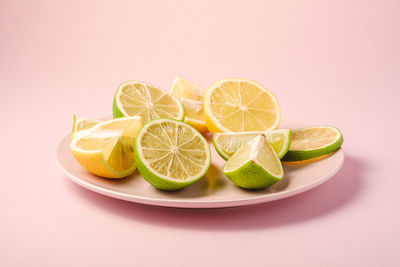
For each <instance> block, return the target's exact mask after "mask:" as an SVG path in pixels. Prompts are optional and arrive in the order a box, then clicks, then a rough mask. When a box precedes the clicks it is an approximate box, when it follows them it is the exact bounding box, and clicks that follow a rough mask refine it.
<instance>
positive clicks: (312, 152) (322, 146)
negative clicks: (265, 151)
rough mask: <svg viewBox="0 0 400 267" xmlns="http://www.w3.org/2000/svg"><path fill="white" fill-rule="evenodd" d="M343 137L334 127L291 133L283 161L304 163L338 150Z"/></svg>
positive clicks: (307, 129)
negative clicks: (290, 139)
mask: <svg viewBox="0 0 400 267" xmlns="http://www.w3.org/2000/svg"><path fill="white" fill-rule="evenodd" d="M342 144H343V135H342V133H341V132H340V131H339V129H337V128H335V127H325V126H321V127H309V128H304V129H299V130H295V131H293V134H292V141H291V144H290V147H289V150H288V152H287V153H286V155H285V156H284V157H283V158H282V160H283V161H304V160H309V159H313V158H317V157H321V156H323V155H327V154H330V153H332V152H334V151H336V150H338V149H339V148H340V147H341V146H342Z"/></svg>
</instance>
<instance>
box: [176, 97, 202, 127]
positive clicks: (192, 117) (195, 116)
mask: <svg viewBox="0 0 400 267" xmlns="http://www.w3.org/2000/svg"><path fill="white" fill-rule="evenodd" d="M180 101H181V103H182V105H183V107H184V109H185V122H186V123H188V124H190V125H191V126H193V127H194V128H195V129H196V130H198V131H199V132H200V133H206V132H207V131H208V128H207V125H206V122H205V120H204V110H203V102H202V101H198V100H192V99H187V98H181V99H180Z"/></svg>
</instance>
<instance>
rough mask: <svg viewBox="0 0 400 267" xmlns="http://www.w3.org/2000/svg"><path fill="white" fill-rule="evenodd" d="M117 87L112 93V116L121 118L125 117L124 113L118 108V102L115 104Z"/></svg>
mask: <svg viewBox="0 0 400 267" xmlns="http://www.w3.org/2000/svg"><path fill="white" fill-rule="evenodd" d="M118 91H119V89H118V90H117V92H116V93H115V95H114V101H113V118H114V119H116V118H122V117H125V115H124V114H123V113H122V111H121V110H120V109H119V107H118V104H117V94H118Z"/></svg>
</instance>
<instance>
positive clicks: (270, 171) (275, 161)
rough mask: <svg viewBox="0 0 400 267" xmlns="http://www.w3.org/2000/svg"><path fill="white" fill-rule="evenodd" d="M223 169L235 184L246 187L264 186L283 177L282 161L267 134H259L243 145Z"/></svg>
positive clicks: (256, 187)
mask: <svg viewBox="0 0 400 267" xmlns="http://www.w3.org/2000/svg"><path fill="white" fill-rule="evenodd" d="M223 171H224V174H225V175H226V176H227V177H228V178H229V179H230V180H231V181H232V182H233V183H234V184H236V185H237V186H239V187H242V188H246V189H258V188H264V187H267V186H270V185H272V184H274V183H276V182H278V181H280V180H281V179H282V178H283V168H282V164H281V161H280V160H279V158H278V155H277V154H276V153H275V151H274V149H273V148H272V146H271V145H270V144H269V143H268V142H267V141H266V137H265V135H257V136H256V137H254V138H253V139H251V140H250V141H249V142H247V143H246V144H245V145H244V146H243V147H241V148H240V149H239V150H238V151H237V152H236V153H235V154H233V156H232V157H231V158H230V159H229V160H228V161H227V162H226V164H225V166H224V170H223Z"/></svg>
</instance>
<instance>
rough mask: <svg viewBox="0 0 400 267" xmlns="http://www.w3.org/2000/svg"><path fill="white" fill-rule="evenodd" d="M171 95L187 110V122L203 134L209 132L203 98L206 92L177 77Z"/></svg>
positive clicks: (194, 84) (198, 86)
mask: <svg viewBox="0 0 400 267" xmlns="http://www.w3.org/2000/svg"><path fill="white" fill-rule="evenodd" d="M171 93H172V94H173V95H174V96H176V97H178V98H179V100H180V101H181V103H182V105H183V107H184V109H185V122H187V123H189V124H190V125H192V126H193V127H194V128H196V129H197V130H198V131H199V132H201V133H205V132H207V131H208V129H207V126H206V122H205V120H204V110H203V98H204V94H205V93H206V91H205V90H204V89H203V88H202V87H201V86H200V85H198V84H196V83H194V82H191V81H189V80H186V79H184V78H182V77H175V79H174V82H173V83H172V87H171Z"/></svg>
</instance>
